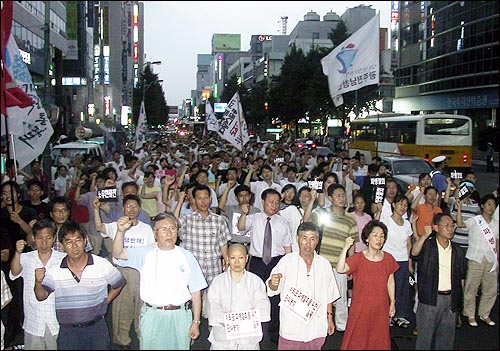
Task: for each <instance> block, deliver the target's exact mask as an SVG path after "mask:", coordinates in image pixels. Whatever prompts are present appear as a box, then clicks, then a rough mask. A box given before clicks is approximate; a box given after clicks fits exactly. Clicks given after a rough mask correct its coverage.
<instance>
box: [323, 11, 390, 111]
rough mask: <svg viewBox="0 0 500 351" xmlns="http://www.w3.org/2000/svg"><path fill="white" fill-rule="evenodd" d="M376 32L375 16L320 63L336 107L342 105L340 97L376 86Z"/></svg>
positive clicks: (378, 29) (377, 42) (377, 68)
mask: <svg viewBox="0 0 500 351" xmlns="http://www.w3.org/2000/svg"><path fill="white" fill-rule="evenodd" d="M379 31H380V17H379V15H376V16H375V17H373V18H372V19H371V20H370V21H368V23H366V24H365V25H364V26H363V27H361V28H360V29H358V30H357V31H356V32H355V33H353V34H352V35H351V36H350V37H349V38H347V39H346V40H345V41H344V42H342V44H340V45H339V46H337V47H336V48H335V49H334V50H333V51H332V52H330V53H329V54H328V55H327V56H325V57H324V58H323V59H322V60H321V65H322V66H323V74H325V75H326V76H328V88H329V89H330V96H331V97H332V100H333V102H334V103H335V106H338V105H340V104H342V103H343V101H342V100H340V99H341V97H339V95H341V94H343V93H347V92H349V91H353V90H358V89H361V88H362V87H364V86H367V85H372V84H378V83H379V71H380V68H379V66H380V64H379V62H380V54H379V51H380V48H379V42H380V40H379ZM337 104H338V105H337Z"/></svg>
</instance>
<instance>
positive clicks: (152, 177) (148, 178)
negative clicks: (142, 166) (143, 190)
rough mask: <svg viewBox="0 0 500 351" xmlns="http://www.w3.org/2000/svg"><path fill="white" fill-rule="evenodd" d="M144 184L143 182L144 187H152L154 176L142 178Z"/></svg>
mask: <svg viewBox="0 0 500 351" xmlns="http://www.w3.org/2000/svg"><path fill="white" fill-rule="evenodd" d="M144 182H145V183H146V185H148V186H153V185H154V183H155V176H154V175H152V174H151V175H150V176H149V177H147V178H144Z"/></svg>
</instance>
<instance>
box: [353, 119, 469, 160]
mask: <svg viewBox="0 0 500 351" xmlns="http://www.w3.org/2000/svg"><path fill="white" fill-rule="evenodd" d="M350 135H351V138H352V140H351V142H350V144H349V155H350V156H351V157H352V156H353V155H354V154H355V153H356V151H359V152H360V153H363V154H364V155H365V156H366V159H367V162H371V158H372V157H375V156H379V157H383V156H390V155H407V156H417V157H421V158H424V159H426V160H427V161H429V160H432V158H434V157H435V156H439V155H444V156H446V167H447V168H448V169H469V168H470V167H471V162H472V120H471V118H470V117H467V116H462V115H454V114H446V113H432V114H422V115H410V114H380V115H378V116H370V117H368V118H361V119H355V120H353V121H351V127H350Z"/></svg>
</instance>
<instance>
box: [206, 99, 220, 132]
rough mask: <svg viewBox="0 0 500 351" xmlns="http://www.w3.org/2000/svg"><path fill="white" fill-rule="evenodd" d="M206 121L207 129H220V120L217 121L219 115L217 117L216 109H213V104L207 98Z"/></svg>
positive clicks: (215, 130) (216, 130)
mask: <svg viewBox="0 0 500 351" xmlns="http://www.w3.org/2000/svg"><path fill="white" fill-rule="evenodd" d="M205 122H206V124H207V129H208V130H211V131H214V132H218V131H219V121H217V117H215V113H214V110H213V109H212V105H210V102H209V101H208V100H207V102H206V103H205Z"/></svg>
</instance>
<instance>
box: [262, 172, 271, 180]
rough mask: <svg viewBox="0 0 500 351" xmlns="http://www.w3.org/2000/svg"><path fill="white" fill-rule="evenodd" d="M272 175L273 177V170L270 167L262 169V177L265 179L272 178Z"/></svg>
mask: <svg viewBox="0 0 500 351" xmlns="http://www.w3.org/2000/svg"><path fill="white" fill-rule="evenodd" d="M272 177H273V172H271V171H270V170H268V169H264V170H262V179H263V180H271V178H272Z"/></svg>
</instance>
